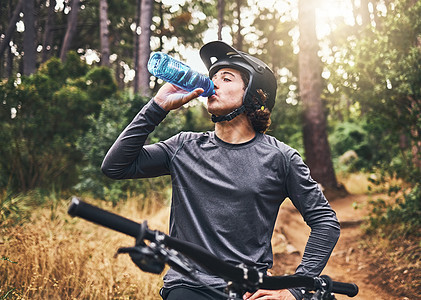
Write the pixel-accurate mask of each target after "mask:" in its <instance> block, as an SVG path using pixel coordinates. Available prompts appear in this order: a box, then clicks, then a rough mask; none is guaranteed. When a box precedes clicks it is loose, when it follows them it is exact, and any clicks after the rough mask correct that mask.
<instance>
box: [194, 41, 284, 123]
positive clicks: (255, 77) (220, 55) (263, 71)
mask: <svg viewBox="0 0 421 300" xmlns="http://www.w3.org/2000/svg"><path fill="white" fill-rule="evenodd" d="M200 57H201V59H202V61H203V63H204V64H205V66H206V68H207V69H208V70H209V77H211V78H212V76H213V75H214V74H215V73H216V72H217V71H218V70H219V69H221V68H234V69H238V70H240V71H243V72H246V73H247V74H248V75H249V84H248V86H247V88H246V91H245V93H244V97H243V106H242V111H241V112H243V111H244V104H248V101H252V99H253V96H254V97H255V98H257V99H260V97H259V95H258V94H257V92H256V91H257V90H258V89H262V90H263V92H265V93H266V94H267V99H266V103H265V106H266V107H267V108H268V109H269V110H270V111H272V108H273V106H274V105H275V97H276V88H277V84H276V78H275V75H274V74H273V72H272V70H271V69H270V68H269V67H268V66H267V65H266V64H265V63H264V62H262V61H261V60H260V59H257V58H256V57H253V56H251V55H250V54H247V53H245V52H242V51H238V50H236V49H234V48H233V47H231V46H229V45H228V44H226V43H224V42H222V41H214V42H210V43H207V44H206V45H204V46H203V47H202V48H201V49H200ZM261 105H263V104H262V103H259V107H260V106H261ZM241 112H240V113H241ZM238 114H239V113H237V114H236V115H235V116H237V115H238ZM235 116H234V117H235ZM230 119H232V118H230ZM230 119H229V120H230Z"/></svg>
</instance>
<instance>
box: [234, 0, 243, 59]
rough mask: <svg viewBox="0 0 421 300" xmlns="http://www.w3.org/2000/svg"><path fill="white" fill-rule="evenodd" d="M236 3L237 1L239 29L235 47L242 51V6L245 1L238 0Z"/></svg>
mask: <svg viewBox="0 0 421 300" xmlns="http://www.w3.org/2000/svg"><path fill="white" fill-rule="evenodd" d="M236 3H237V7H236V9H237V21H238V30H237V38H236V41H235V48H236V49H237V50H240V51H241V50H243V36H242V35H241V29H242V27H241V6H242V4H243V1H242V0H237V1H236Z"/></svg>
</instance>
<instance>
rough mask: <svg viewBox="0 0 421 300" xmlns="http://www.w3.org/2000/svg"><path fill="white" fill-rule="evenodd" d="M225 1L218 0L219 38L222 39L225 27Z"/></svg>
mask: <svg viewBox="0 0 421 300" xmlns="http://www.w3.org/2000/svg"><path fill="white" fill-rule="evenodd" d="M224 10H225V1H224V0H218V40H220V41H222V27H224Z"/></svg>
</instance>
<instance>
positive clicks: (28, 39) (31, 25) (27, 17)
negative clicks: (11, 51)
mask: <svg viewBox="0 0 421 300" xmlns="http://www.w3.org/2000/svg"><path fill="white" fill-rule="evenodd" d="M34 9H35V8H34V0H26V1H24V4H23V14H24V16H23V20H24V23H25V31H24V32H23V53H24V55H23V75H26V76H29V75H31V74H32V73H34V72H35V70H36V65H37V55H36V53H37V50H36V33H35V11H34Z"/></svg>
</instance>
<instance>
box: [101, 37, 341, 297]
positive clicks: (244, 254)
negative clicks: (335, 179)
mask: <svg viewBox="0 0 421 300" xmlns="http://www.w3.org/2000/svg"><path fill="white" fill-rule="evenodd" d="M200 55H201V58H202V60H203V61H204V63H205V65H206V66H207V68H208V69H209V75H210V78H211V79H212V81H213V82H214V84H215V94H214V95H213V96H211V97H209V98H208V101H207V106H208V111H209V113H211V114H212V120H213V121H214V122H215V130H214V131H212V132H206V133H193V132H181V133H179V134H177V135H175V136H174V137H172V138H170V139H168V140H166V141H162V142H159V143H157V144H153V145H144V144H145V141H146V138H147V137H148V134H149V133H151V132H152V131H153V130H154V129H155V127H156V126H158V124H159V123H160V122H161V121H162V120H163V119H164V118H165V116H166V115H167V113H168V112H170V111H171V110H175V109H178V108H180V107H181V106H182V105H184V104H185V103H188V102H189V101H191V100H192V99H194V98H196V97H198V96H199V95H200V94H201V93H202V92H203V90H202V89H196V90H194V91H193V92H191V93H187V92H185V91H183V90H182V89H180V88H178V87H175V86H173V85H172V84H169V83H166V84H164V85H163V86H162V87H161V89H160V90H159V91H158V93H157V94H156V95H155V97H154V98H153V99H152V100H151V101H150V102H149V103H148V104H146V105H145V106H144V107H143V108H142V110H141V111H140V112H139V114H138V115H137V116H136V117H135V118H134V120H133V121H132V122H131V123H130V124H129V125H128V127H127V128H126V129H125V130H124V131H123V132H122V133H121V135H120V136H119V137H118V139H117V140H116V142H115V143H114V145H113V146H112V147H111V149H110V150H109V152H108V153H107V155H106V157H105V159H104V162H103V165H102V170H103V172H104V173H105V174H106V175H107V176H109V177H111V178H115V179H123V178H145V177H155V176H162V175H171V178H172V189H173V190H172V203H171V216H170V229H169V234H170V235H171V236H173V237H176V238H179V239H182V240H186V241H189V242H193V243H195V244H197V245H199V246H202V247H203V248H205V249H207V250H208V251H210V252H212V253H214V254H216V255H217V256H219V257H221V258H223V259H224V260H225V261H227V262H231V263H233V264H239V263H244V264H247V265H250V266H254V267H256V268H257V269H259V270H261V271H266V270H267V269H269V268H271V267H272V264H273V255H272V248H271V237H272V233H273V228H274V225H275V221H276V218H277V214H278V209H279V206H280V204H281V203H282V202H283V200H284V199H285V198H286V197H289V198H290V199H291V200H292V202H293V204H294V205H295V207H296V208H297V209H298V210H299V211H300V213H301V215H302V216H303V218H304V220H305V221H306V223H307V224H308V225H309V226H310V227H311V229H312V233H311V235H310V237H309V240H308V243H307V246H306V250H305V253H304V255H303V259H302V262H301V264H300V265H299V266H298V268H297V271H296V273H297V274H302V275H310V276H317V275H319V274H320V272H321V271H322V269H323V268H324V266H325V264H326V263H327V260H328V258H329V256H330V254H331V251H332V250H333V247H334V246H335V244H336V242H337V239H338V237H339V223H338V221H337V218H336V215H335V213H334V211H333V210H332V209H331V207H330V206H329V204H328V202H327V200H326V198H325V197H324V196H323V194H322V192H321V190H320V189H319V187H318V184H317V183H316V182H315V181H314V180H313V179H312V178H311V177H310V171H309V169H308V167H307V166H306V165H305V164H304V162H303V161H302V159H301V157H300V155H299V154H298V153H297V151H295V150H294V149H292V148H291V147H289V146H287V145H285V144H283V143H282V142H280V141H278V140H276V139H275V138H273V137H271V136H269V135H266V134H264V132H265V131H266V129H267V128H268V126H269V124H270V111H271V110H272V108H273V106H274V104H275V96H276V80H275V76H274V75H273V73H272V71H271V70H270V69H269V67H268V66H267V65H266V64H264V63H263V62H262V61H260V60H258V59H257V58H255V57H253V56H251V55H248V54H246V53H243V52H240V51H237V50H236V49H234V48H232V47H230V46H229V45H227V44H225V43H223V42H221V41H215V42H211V43H208V44H206V45H204V46H203V47H202V49H201V50H200ZM198 277H199V279H200V282H201V283H197V282H194V281H192V280H190V279H188V278H185V277H184V276H182V275H181V274H180V273H178V272H176V271H175V270H172V269H170V270H169V271H168V272H167V274H166V275H165V277H164V288H163V289H162V292H161V295H162V296H163V298H164V299H167V300H174V299H220V298H217V297H218V296H217V295H216V294H214V293H213V292H211V291H209V289H206V288H204V287H203V284H202V283H205V284H206V285H210V286H212V287H214V288H219V289H223V287H224V286H225V285H226V283H225V282H224V281H223V280H221V279H220V278H218V277H215V276H213V275H211V274H208V273H207V272H206V271H205V270H202V269H201V268H199V272H198ZM301 298H302V295H301V292H300V290H299V289H291V290H279V291H265V290H259V291H257V292H256V293H254V294H250V293H246V294H245V295H244V299H252V300H253V299H287V300H288V299H301Z"/></svg>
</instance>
